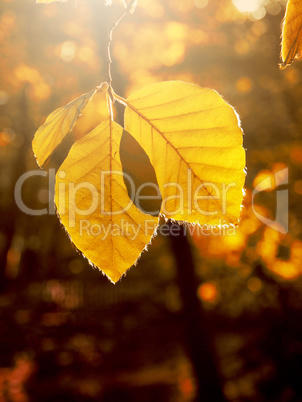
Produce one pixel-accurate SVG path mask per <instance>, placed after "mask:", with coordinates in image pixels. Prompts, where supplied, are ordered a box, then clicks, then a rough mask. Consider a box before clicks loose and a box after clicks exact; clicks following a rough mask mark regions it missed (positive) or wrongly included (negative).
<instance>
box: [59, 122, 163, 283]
mask: <svg viewBox="0 0 302 402" xmlns="http://www.w3.org/2000/svg"><path fill="white" fill-rule="evenodd" d="M122 133H123V129H122V127H120V126H119V125H118V124H117V123H115V122H113V121H112V120H111V119H108V120H106V121H104V122H103V123H101V124H100V125H99V126H98V127H96V128H95V129H94V130H92V131H91V132H90V133H89V134H87V135H86V136H85V137H83V138H82V139H80V140H79V141H77V142H76V143H75V144H74V145H73V146H72V148H71V150H70V152H69V154H68V156H67V158H66V159H65V161H64V162H63V164H62V166H61V167H60V169H59V171H58V172H57V175H56V190H55V202H56V205H57V210H58V213H59V215H60V218H61V222H62V223H63V225H64V226H65V228H66V230H67V232H68V233H69V235H70V237H71V240H72V242H73V243H74V244H75V245H76V247H77V248H78V249H79V250H80V251H82V253H83V254H84V255H85V256H86V257H87V258H88V260H89V261H90V262H91V263H92V264H93V265H95V266H97V267H99V268H100V269H101V270H102V271H103V272H104V273H105V274H106V275H107V276H108V277H109V278H110V279H111V281H112V282H117V281H118V280H119V279H120V277H121V276H122V275H123V274H124V273H125V272H126V271H127V270H128V269H129V268H130V267H131V266H132V265H133V264H135V263H136V261H137V259H138V258H139V256H140V254H141V253H142V251H143V250H144V248H145V247H146V245H147V244H148V243H149V242H150V240H151V237H152V235H153V233H154V231H155V229H156V227H157V224H158V218H157V217H153V216H150V215H146V214H144V213H142V212H141V211H140V210H139V209H138V208H137V207H136V206H135V205H134V204H133V202H132V201H131V200H130V198H129V195H128V192H127V188H126V185H125V183H124V178H123V171H122V165H121V160H120V154H119V152H120V150H119V149H120V141H121V137H122Z"/></svg>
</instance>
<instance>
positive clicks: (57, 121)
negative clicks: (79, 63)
mask: <svg viewBox="0 0 302 402" xmlns="http://www.w3.org/2000/svg"><path fill="white" fill-rule="evenodd" d="M94 93H95V90H93V91H90V92H88V93H86V94H84V95H82V96H80V97H79V98H77V99H75V100H73V101H72V102H70V103H68V105H66V106H63V107H60V108H58V109H56V110H55V111H54V112H52V113H51V114H50V115H49V116H48V117H47V119H46V121H45V123H44V124H43V125H42V126H40V127H39V128H38V130H37V132H36V134H35V137H34V139H33V142H32V147H33V151H34V153H35V156H36V159H37V162H38V164H39V166H43V165H44V164H45V162H46V161H47V160H48V158H49V157H50V155H51V154H52V153H53V151H54V150H55V148H56V147H57V146H58V145H59V144H60V143H61V142H62V140H63V138H64V137H65V136H66V135H67V134H68V133H69V132H70V131H71V130H72V129H73V127H74V125H75V124H76V122H77V120H78V118H79V117H80V115H81V113H82V112H83V110H84V108H85V106H86V105H87V103H88V102H89V101H90V100H91V98H92V97H93V95H94Z"/></svg>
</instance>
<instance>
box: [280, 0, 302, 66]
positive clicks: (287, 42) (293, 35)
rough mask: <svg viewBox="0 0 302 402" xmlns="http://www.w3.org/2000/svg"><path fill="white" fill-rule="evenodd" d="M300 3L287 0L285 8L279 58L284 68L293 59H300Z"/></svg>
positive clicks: (301, 45)
mask: <svg viewBox="0 0 302 402" xmlns="http://www.w3.org/2000/svg"><path fill="white" fill-rule="evenodd" d="M301 52H302V2H301V0H289V1H288V3H287V6H286V12H285V18H284V24H283V29H282V44H281V57H282V61H283V63H282V64H281V65H280V68H285V67H286V66H288V65H289V64H291V62H292V61H293V60H294V59H301V57H302V54H301Z"/></svg>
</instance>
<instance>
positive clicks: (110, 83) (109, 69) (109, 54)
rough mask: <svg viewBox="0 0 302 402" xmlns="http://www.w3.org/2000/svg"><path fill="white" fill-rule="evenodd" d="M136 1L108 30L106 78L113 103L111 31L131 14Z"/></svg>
mask: <svg viewBox="0 0 302 402" xmlns="http://www.w3.org/2000/svg"><path fill="white" fill-rule="evenodd" d="M136 1H137V0H131V1H130V2H129V3H128V5H127V6H126V8H125V10H124V11H123V13H122V14H121V16H120V17H119V18H118V19H117V21H116V22H115V23H114V25H113V27H112V28H111V30H110V33H109V40H108V45H107V55H108V78H109V96H110V98H111V101H112V102H114V100H115V99H114V98H115V97H114V96H113V89H112V75H111V64H112V58H111V43H112V35H113V31H114V30H115V28H116V27H117V26H118V25H119V23H120V22H121V21H122V19H123V18H124V17H125V16H126V15H127V14H128V13H131V10H132V7H134V6H135V3H136Z"/></svg>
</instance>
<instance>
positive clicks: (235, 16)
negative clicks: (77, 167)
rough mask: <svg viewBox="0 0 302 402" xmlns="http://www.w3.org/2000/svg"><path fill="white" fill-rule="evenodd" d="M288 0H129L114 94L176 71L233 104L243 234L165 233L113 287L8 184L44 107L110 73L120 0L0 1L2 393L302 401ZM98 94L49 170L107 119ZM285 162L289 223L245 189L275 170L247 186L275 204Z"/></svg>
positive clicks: (20, 169) (28, 154)
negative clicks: (242, 155)
mask: <svg viewBox="0 0 302 402" xmlns="http://www.w3.org/2000/svg"><path fill="white" fill-rule="evenodd" d="M285 4H286V1H277V0H233V1H232V0H215V1H214V0H182V1H173V0H165V1H162V0H152V1H147V0H139V1H138V6H137V8H136V11H135V13H134V14H133V15H129V16H127V17H126V18H125V19H124V20H123V22H121V24H120V25H119V27H118V28H117V29H116V31H115V32H114V40H113V45H112V58H113V66H112V75H113V87H114V89H115V91H116V92H117V93H118V94H120V95H122V96H127V95H129V94H130V93H131V92H133V91H135V90H137V89H139V88H142V87H144V86H146V85H148V84H150V83H153V82H158V81H162V80H183V81H187V82H192V83H196V84H199V85H201V86H205V87H210V88H214V89H216V90H217V91H218V92H219V93H220V94H222V95H223V97H224V98H225V99H226V100H227V101H228V102H229V103H230V104H231V105H233V106H234V107H235V109H236V110H237V112H238V114H239V115H240V117H241V122H242V127H243V130H244V132H245V136H244V146H245V148H246V149H247V179H246V196H245V199H244V209H243V211H242V218H241V223H240V225H239V227H238V229H237V231H236V234H235V235H234V234H233V235H231V236H223V235H222V236H217V235H214V234H212V235H210V236H199V235H198V234H193V235H192V236H190V238H189V239H188V241H186V240H185V239H184V238H179V239H177V238H176V239H171V237H169V236H157V237H156V238H155V239H154V241H153V244H152V245H151V246H150V247H149V251H148V252H147V253H144V254H143V256H142V258H141V259H140V261H139V263H138V265H137V266H136V267H133V268H132V269H131V270H130V271H129V272H128V274H127V276H126V277H125V278H123V279H122V280H121V281H120V282H119V283H117V284H116V285H113V284H111V283H110V282H109V281H108V279H106V278H105V277H104V276H103V275H102V274H101V273H100V272H98V271H97V270H94V269H93V268H91V267H90V266H89V265H88V263H87V261H86V260H85V259H84V258H82V257H81V256H80V255H79V254H78V253H77V251H76V250H75V249H74V247H73V246H72V245H71V244H70V242H69V239H68V237H67V235H66V234H65V232H64V230H63V228H62V227H61V226H60V223H59V221H58V219H57V218H56V216H55V215H49V214H45V215H43V216H30V215H27V214H25V213H23V212H21V211H20V210H19V209H18V207H17V206H16V203H15V200H14V186H15V183H16V181H17V179H18V178H19V177H20V176H21V175H22V174H23V173H25V172H28V171H30V170H33V169H38V167H37V164H36V162H35V158H34V155H33V152H32V150H31V141H32V138H33V136H34V133H35V131H36V130H37V128H38V127H39V125H41V124H42V123H43V122H44V120H45V118H46V116H47V115H48V114H49V113H51V112H52V111H53V110H54V109H56V108H57V107H59V106H63V105H65V104H66V103H68V102H70V101H71V100H73V99H74V98H75V97H77V96H79V95H81V94H82V93H84V92H88V91H90V90H91V89H93V88H94V87H95V86H96V85H99V84H100V83H101V82H103V81H106V80H108V77H107V61H106V57H107V56H106V48H107V42H108V34H109V31H110V28H111V27H112V25H113V24H114V22H115V21H116V20H117V18H118V16H119V15H120V14H121V13H122V10H123V5H122V4H121V2H120V1H119V0H116V1H113V4H112V5H111V6H107V7H106V6H105V4H104V1H103V0H77V1H76V2H75V1H74V0H70V1H68V2H63V3H53V4H49V5H44V4H39V5H36V4H34V0H2V1H1V3H0V39H1V41H0V42H1V44H0V68H1V78H0V156H1V158H0V167H1V168H0V211H1V218H0V269H1V270H0V292H1V293H0V317H1V322H0V401H1V402H5V401H18V402H25V401H56V402H58V401H63V402H65V401H105V402H106V401H110V402H111V401H113V402H119V401H123V402H127V401H132V402H149V401H150V402H151V401H152V402H153V401H154V400H157V401H165V402H169V401H171V402H183V401H190V402H191V401H192V402H195V401H198V400H203V401H220V400H221V401H223V400H225V401H238V402H241V401H257V402H258V401H260V402H261V401H278V402H279V401H280V402H281V401H282V402H283V401H302V320H301V315H302V303H301V302H302V278H301V274H302V239H301V231H302V226H301V218H302V212H301V211H302V209H301V207H300V203H301V195H302V177H301V168H302V141H301V131H302V102H301V99H302V64H301V63H299V62H296V63H294V64H293V65H292V66H290V67H289V68H287V69H286V70H283V71H280V70H279V68H278V63H279V62H280V59H279V53H280V35H281V23H282V18H283V16H284V12H285ZM104 102H105V100H104V97H103V95H102V94H99V95H98V96H96V97H95V98H94V100H93V102H91V103H90V104H89V106H88V107H87V109H86V110H85V113H84V114H83V116H82V117H81V118H80V119H79V121H78V123H77V125H76V128H75V130H74V132H73V134H72V135H71V136H69V138H68V139H67V140H66V141H65V142H64V144H63V146H62V147H59V150H58V152H57V153H55V155H54V157H53V158H52V160H51V161H50V163H49V164H48V166H47V169H49V168H58V166H59V164H60V162H61V161H62V160H63V157H64V155H66V152H67V150H68V147H69V146H70V144H71V143H72V141H73V140H74V139H76V138H79V137H80V136H82V135H84V134H85V133H87V132H89V131H90V130H91V129H92V128H93V127H94V126H96V125H97V124H98V123H99V122H100V121H101V120H102V119H104V118H105V117H106V116H104V112H103V107H104ZM117 112H118V111H117ZM118 118H120V117H118ZM286 168H289V184H288V185H287V186H283V187H281V189H283V190H284V191H285V190H288V191H289V229H288V233H284V234H282V233H280V232H278V231H276V230H274V229H272V228H270V227H268V226H266V225H264V224H263V223H262V222H261V221H260V220H259V219H258V218H257V216H256V215H255V213H254V212H253V209H252V205H251V200H252V192H253V189H254V187H255V186H256V185H257V184H258V183H260V182H261V181H262V180H263V179H265V178H267V177H270V178H271V179H272V188H271V189H270V190H267V191H263V192H262V193H259V194H258V195H256V196H255V199H254V202H255V204H256V205H255V209H256V211H257V213H258V214H260V215H261V216H263V217H266V218H268V219H271V220H274V219H275V215H276V197H277V190H280V187H279V188H277V189H276V183H275V180H274V177H275V176H274V175H275V173H276V172H278V171H282V170H284V169H286ZM47 169H46V171H47ZM48 181H49V180H48V177H42V176H35V177H32V178H30V179H28V180H27V181H26V182H25V183H24V186H23V188H22V195H23V199H24V200H25V203H26V205H27V206H28V207H30V208H48V207H49V201H48V200H49V188H50V187H51V184H50V185H49V183H48Z"/></svg>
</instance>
